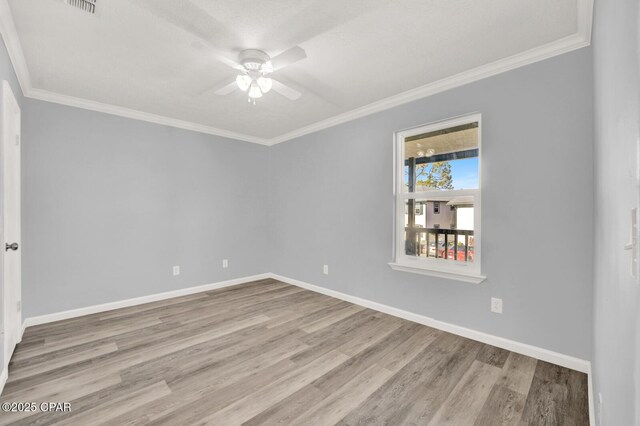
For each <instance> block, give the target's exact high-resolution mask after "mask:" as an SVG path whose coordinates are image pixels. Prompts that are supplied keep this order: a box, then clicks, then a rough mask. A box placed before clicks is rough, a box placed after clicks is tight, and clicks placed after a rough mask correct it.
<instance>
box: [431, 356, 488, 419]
mask: <svg viewBox="0 0 640 426" xmlns="http://www.w3.org/2000/svg"><path fill="white" fill-rule="evenodd" d="M499 375H500V369H499V368H498V367H496V366H493V365H490V364H485V363H484V362H480V361H477V360H476V361H474V362H473V364H471V367H469V369H468V370H467V372H466V373H465V374H464V376H462V378H461V379H460V381H459V382H458V383H457V384H456V387H455V388H454V389H453V391H452V392H451V394H449V397H448V398H447V399H446V400H445V401H444V402H443V403H442V406H441V407H440V409H439V410H438V411H437V412H436V414H435V416H434V417H433V419H432V420H431V421H430V422H429V425H430V426H438V425H442V426H446V425H471V424H473V423H474V422H475V421H476V419H477V418H478V416H479V414H480V411H481V410H482V407H483V406H484V404H485V402H486V401H487V397H488V396H489V393H490V392H491V389H492V388H493V385H494V383H495V382H496V380H498V376H499Z"/></svg>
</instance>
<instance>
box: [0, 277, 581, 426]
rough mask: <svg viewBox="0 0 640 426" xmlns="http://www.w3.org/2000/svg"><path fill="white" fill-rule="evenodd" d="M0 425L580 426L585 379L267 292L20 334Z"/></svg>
mask: <svg viewBox="0 0 640 426" xmlns="http://www.w3.org/2000/svg"><path fill="white" fill-rule="evenodd" d="M0 399H1V401H0V402H32V401H35V402H42V401H47V402H70V403H71V411H70V412H60V413H43V412H35V413H13V414H7V413H0V424H13V423H15V424H30V425H45V424H58V423H59V424H77V425H97V424H112V425H125V424H148V423H150V424H166V425H183V424H212V425H236V424H247V425H261V424H280V425H282V424H296V425H314V424H317V425H332V424H340V425H365V424H366V425H383V424H384V425H402V424H408V425H491V426H494V425H564V426H570V425H587V424H588V406H587V377H586V375H585V374H582V373H579V372H576V371H572V370H568V369H566V368H561V367H558V366H555V365H552V364H549V363H546V362H542V361H537V360H535V359H533V358H529V357H526V356H522V355H518V354H516V353H512V352H508V351H505V350H502V349H498V348H495V347H492V346H489V345H485V344H483V343H479V342H476V341H473V340H469V339H466V338H462V337H459V336H455V335H453V334H449V333H445V332H442V331H438V330H435V329H433V328H429V327H426V326H423V325H419V324H415V323H412V322H409V321H405V320H402V319H399V318H395V317H392V316H389V315H386V314H382V313H380V312H376V311H373V310H370V309H366V308H363V307H360V306H356V305H353V304H351V303H347V302H344V301H341V300H338V299H334V298H331V297H327V296H324V295H321V294H318V293H314V292H311V291H307V290H303V289H301V288H297V287H293V286H290V285H287V284H284V283H281V282H277V281H274V280H263V281H258V282H253V283H248V284H242V285H239V286H235V287H229V288H226V289H221V290H216V291H210V292H206V293H198V294H193V295H189V296H184V297H179V298H175V299H170V300H164V301H160V302H154V303H149V304H145V305H139V306H135V307H130V308H124V309H119V310H115V311H109V312H104V313H99V314H94V315H89V316H85V317H81V318H75V319H70V320H65V321H60V322H56V323H51V324H45V325H40V326H35V327H29V328H28V329H27V330H26V332H25V335H24V337H23V341H22V343H20V344H19V345H18V347H17V349H16V352H15V353H14V355H13V357H12V360H11V364H10V368H9V379H8V381H7V384H6V386H5V389H4V392H3V394H2V396H1V398H0Z"/></svg>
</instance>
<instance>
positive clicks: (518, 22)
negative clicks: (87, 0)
mask: <svg viewBox="0 0 640 426" xmlns="http://www.w3.org/2000/svg"><path fill="white" fill-rule="evenodd" d="M577 4H578V1H577V0H536V1H531V0H448V1H442V0H441V1H436V0H349V1H345V0H271V1H267V0H264V1H255V0H216V1H213V0H191V1H187V0H98V1H97V11H98V12H97V14H95V15H91V14H88V13H86V12H82V11H80V10H77V9H74V8H72V7H70V6H68V5H66V4H65V3H64V1H63V0H10V1H9V5H10V7H11V12H12V15H13V20H14V23H15V27H16V30H17V35H18V38H19V41H20V45H21V47H22V50H23V53H24V57H25V59H26V65H27V69H28V71H29V74H30V77H31V83H32V85H33V87H34V88H36V89H42V90H47V91H50V92H55V93H58V94H63V95H67V96H73V97H77V98H82V99H87V100H91V101H96V102H100V103H104V104H109V105H114V106H118V107H125V108H130V109H133V110H138V111H143V112H147V113H152V114H157V115H161V116H165V117H170V118H173V119H178V120H184V121H188V122H191V123H197V124H201V125H205V126H210V127H215V128H218V129H223V130H226V131H231V132H237V133H240V134H244V135H249V136H253V137H258V138H265V139H269V138H274V137H277V136H280V135H283V134H285V133H288V132H291V131H294V130H296V129H300V128H302V127H305V126H308V125H311V124H313V123H316V122H319V121H321V120H325V119H328V118H330V117H334V116H337V115H339V114H343V113H345V112H348V111H351V110H354V109H356V108H360V107H363V106H366V105H368V104H371V103H373V102H376V101H379V100H381V99H384V98H387V97H390V96H393V95H396V94H398V93H401V92H404V91H407V90H411V89H413V88H416V87H419V86H423V85H425V84H429V83H432V82H434V81H437V80H440V79H442V78H446V77H449V76H452V75H454V74H457V73H460V72H463V71H466V70H469V69H472V68H475V67H478V66H482V65H485V64H488V63H491V62H494V61H497V60H500V59H503V58H506V57H509V56H512V55H515V54H518V53H521V52H523V51H527V50H529V49H533V48H536V47H539V46H542V45H544V44H547V43H550V42H553V41H556V40H559V39H561V38H564V37H567V36H570V35H572V34H574V33H576V31H577V27H578V14H579V10H578V6H577ZM295 45H299V46H300V47H302V48H303V49H305V51H306V53H307V58H306V59H304V60H302V61H300V62H297V63H295V64H293V65H291V66H289V67H287V68H285V69H282V70H280V71H278V72H277V75H276V77H277V78H278V79H279V80H281V81H282V82H284V83H286V84H288V85H290V86H291V87H293V88H295V89H297V90H299V91H300V92H301V93H302V97H301V98H300V99H298V100H297V101H290V100H288V99H286V98H284V97H282V96H281V95H279V94H278V93H273V92H271V93H268V94H267V95H266V96H265V97H263V98H261V99H259V100H258V101H257V105H251V104H249V103H247V101H246V95H245V94H244V93H243V92H239V91H236V92H234V93H232V94H231V95H228V96H225V97H221V96H217V95H216V94H215V93H214V92H215V90H216V89H217V88H219V87H221V86H223V85H225V84H227V83H228V82H230V81H231V80H232V79H233V78H234V76H235V72H234V71H233V70H232V69H231V68H229V67H228V66H227V65H225V64H223V63H222V62H221V61H220V60H219V59H218V57H219V56H220V55H222V56H226V57H228V58H230V59H236V58H237V55H238V52H239V51H240V50H242V49H247V48H258V49H262V50H265V51H266V52H267V53H269V54H270V55H272V56H275V55H277V54H278V53H280V52H282V51H284V50H286V49H288V48H290V47H292V46H295Z"/></svg>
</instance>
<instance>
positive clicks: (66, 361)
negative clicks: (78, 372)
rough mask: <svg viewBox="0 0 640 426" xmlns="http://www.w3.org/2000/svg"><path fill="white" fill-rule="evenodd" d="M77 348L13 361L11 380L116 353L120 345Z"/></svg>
mask: <svg viewBox="0 0 640 426" xmlns="http://www.w3.org/2000/svg"><path fill="white" fill-rule="evenodd" d="M74 349H76V350H75V351H73V352H70V351H69V352H67V353H65V354H63V355H62V356H60V355H61V354H58V356H55V357H50V356H49V357H43V358H39V359H37V360H33V359H29V360H27V361H28V362H24V363H22V364H19V363H12V364H11V366H10V368H11V380H12V381H14V380H19V379H23V378H25V377H29V376H34V375H36V374H42V373H45V372H47V371H51V370H55V369H56V368H60V367H63V366H67V365H70V364H75V363H78V362H81V361H87V360H91V359H93V358H97V357H99V356H101V355H106V354H110V353H114V352H116V351H117V350H118V345H116V344H115V343H102V344H100V345H97V346H92V347H91V346H90V347H86V348H83V347H80V348H77V347H74Z"/></svg>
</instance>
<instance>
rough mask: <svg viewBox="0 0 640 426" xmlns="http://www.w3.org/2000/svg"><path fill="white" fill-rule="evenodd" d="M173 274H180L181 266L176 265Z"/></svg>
mask: <svg viewBox="0 0 640 426" xmlns="http://www.w3.org/2000/svg"><path fill="white" fill-rule="evenodd" d="M173 275H174V276H175V275H180V267H179V266H174V267H173Z"/></svg>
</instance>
